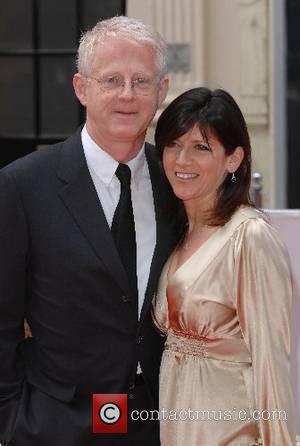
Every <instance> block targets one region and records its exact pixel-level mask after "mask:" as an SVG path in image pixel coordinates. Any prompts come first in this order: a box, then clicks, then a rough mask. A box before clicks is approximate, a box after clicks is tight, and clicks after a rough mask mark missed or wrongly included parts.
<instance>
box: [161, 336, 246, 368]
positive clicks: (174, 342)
mask: <svg viewBox="0 0 300 446" xmlns="http://www.w3.org/2000/svg"><path fill="white" fill-rule="evenodd" d="M165 350H166V351H171V352H177V353H182V354H186V355H193V356H198V357H200V358H211V359H219V360H222V361H231V362H236V363H249V364H251V362H252V361H251V358H250V354H249V351H248V349H247V347H246V344H245V341H244V339H243V338H215V339H210V338H207V337H204V336H191V334H190V333H189V334H185V333H184V332H176V331H174V330H169V332H168V336H167V340H166V343H165Z"/></svg>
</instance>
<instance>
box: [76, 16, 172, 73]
mask: <svg viewBox="0 0 300 446" xmlns="http://www.w3.org/2000/svg"><path fill="white" fill-rule="evenodd" d="M110 38H114V39H122V38H124V39H128V40H132V41H135V42H138V43H144V44H146V45H151V46H153V48H154V49H155V52H156V59H157V68H158V70H159V73H160V77H161V78H162V77H164V76H165V74H166V73H167V62H166V60H167V44H166V42H165V41H164V39H163V38H162V37H161V35H160V34H159V33H158V32H157V31H155V30H154V29H153V28H152V27H151V26H149V25H146V24H144V23H143V22H142V21H141V20H138V19H133V18H129V17H126V16H115V17H112V18H110V19H107V20H101V21H99V22H98V23H96V25H95V26H94V27H93V28H92V29H90V30H88V31H86V32H85V33H83V34H82V36H81V39H80V43H79V47H78V54H77V69H78V72H79V73H80V74H82V75H83V76H87V75H88V74H89V72H90V68H91V65H92V60H93V52H94V48H95V46H96V45H97V44H99V43H102V42H104V41H105V40H107V39H110Z"/></svg>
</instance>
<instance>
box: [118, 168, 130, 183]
mask: <svg viewBox="0 0 300 446" xmlns="http://www.w3.org/2000/svg"><path fill="white" fill-rule="evenodd" d="M116 175H117V177H118V178H119V180H120V182H121V184H130V179H131V170H130V168H129V167H128V166H127V164H121V163H120V164H119V165H118V168H117V170H116Z"/></svg>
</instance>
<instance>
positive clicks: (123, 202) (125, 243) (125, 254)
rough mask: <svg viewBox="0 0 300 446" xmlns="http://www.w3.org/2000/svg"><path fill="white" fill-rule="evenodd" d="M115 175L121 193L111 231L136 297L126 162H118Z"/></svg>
mask: <svg viewBox="0 0 300 446" xmlns="http://www.w3.org/2000/svg"><path fill="white" fill-rule="evenodd" d="M116 175H117V177H118V179H119V180H120V183H121V194H120V199H119V203H118V205H117V207H116V210H115V213H114V217H113V221H112V225H111V232H112V235H113V238H114V240H115V244H116V247H117V250H118V252H119V255H120V259H121V261H122V264H123V266H124V268H125V271H126V273H127V276H128V280H129V283H130V286H131V289H132V291H133V292H134V295H135V298H136V297H137V277H136V239H135V226H134V216H133V209H132V201H131V189H130V179H131V171H130V168H129V167H128V166H127V165H126V164H119V166H118V168H117V170H116Z"/></svg>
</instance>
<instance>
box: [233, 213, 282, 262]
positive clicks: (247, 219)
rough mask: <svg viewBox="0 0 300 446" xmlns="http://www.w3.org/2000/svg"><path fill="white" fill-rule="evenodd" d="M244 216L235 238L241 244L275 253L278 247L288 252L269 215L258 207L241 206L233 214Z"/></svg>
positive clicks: (235, 216)
mask: <svg viewBox="0 0 300 446" xmlns="http://www.w3.org/2000/svg"><path fill="white" fill-rule="evenodd" d="M238 215H240V216H244V218H243V219H242V221H241V223H240V224H239V225H238V226H237V228H236V234H235V240H236V241H237V242H238V244H241V246H245V245H246V246H247V249H249V248H252V249H254V250H257V251H262V250H264V251H265V253H272V252H273V253H274V252H276V250H277V249H279V250H280V251H284V252H285V253H286V251H287V250H286V247H285V245H284V243H283V241H282V240H281V238H280V235H279V233H278V231H277V229H275V228H274V226H272V224H271V221H270V219H269V217H268V215H267V214H266V213H265V212H263V211H261V210H259V209H256V208H250V207H244V208H240V209H239V210H238V211H237V212H236V213H235V214H234V216H233V219H234V218H237V217H238ZM276 248H277V249H276Z"/></svg>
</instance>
